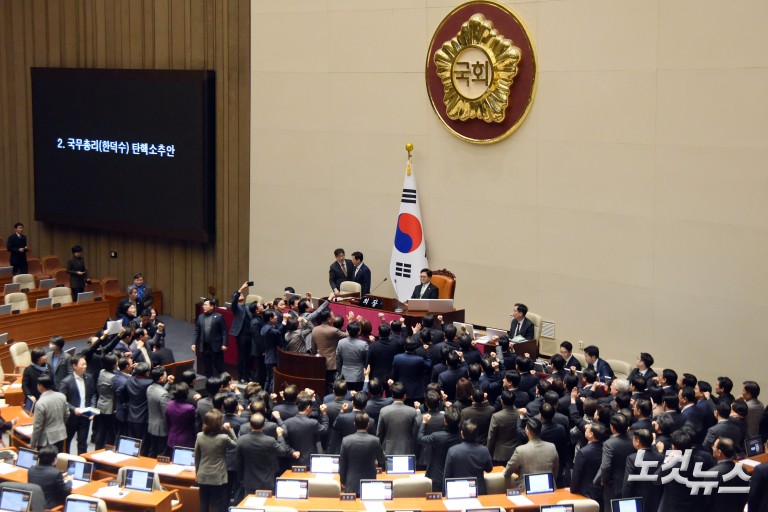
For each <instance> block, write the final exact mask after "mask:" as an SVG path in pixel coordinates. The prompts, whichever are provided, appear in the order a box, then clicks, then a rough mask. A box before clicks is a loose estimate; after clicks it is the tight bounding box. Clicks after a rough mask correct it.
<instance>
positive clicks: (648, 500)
mask: <svg viewBox="0 0 768 512" xmlns="http://www.w3.org/2000/svg"><path fill="white" fill-rule="evenodd" d="M652 432H653V431H652V430H647V429H644V428H641V429H638V430H634V431H632V445H633V446H634V447H635V449H636V450H637V453H631V454H630V455H629V456H628V457H627V462H626V466H625V469H624V480H623V482H622V486H621V497H622V498H633V497H635V496H640V497H642V498H643V504H644V506H645V509H646V510H658V508H659V501H660V500H661V493H662V489H663V488H662V487H661V486H659V485H658V483H657V482H656V477H655V476H653V477H652V478H653V479H652V480H650V479H648V480H639V479H635V477H636V476H637V475H640V474H641V472H642V469H643V466H649V467H650V471H649V473H650V474H651V475H655V474H656V473H657V472H658V471H659V468H661V464H662V462H663V461H664V454H662V453H659V452H658V451H657V450H656V447H655V446H654V445H653V434H652ZM641 461H642V463H641ZM651 464H653V466H651ZM630 477H632V480H630ZM649 478H651V477H649Z"/></svg>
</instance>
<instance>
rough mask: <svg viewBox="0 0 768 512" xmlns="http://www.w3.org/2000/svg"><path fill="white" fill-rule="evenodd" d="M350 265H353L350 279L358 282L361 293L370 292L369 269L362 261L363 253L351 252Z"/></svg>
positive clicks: (366, 293)
mask: <svg viewBox="0 0 768 512" xmlns="http://www.w3.org/2000/svg"><path fill="white" fill-rule="evenodd" d="M352 265H353V266H354V267H355V270H354V272H353V273H352V281H354V282H356V283H360V286H361V287H362V290H361V293H362V294H363V295H368V294H369V293H371V269H370V268H368V265H366V264H365V263H363V253H361V252H360V251H355V252H353V253H352Z"/></svg>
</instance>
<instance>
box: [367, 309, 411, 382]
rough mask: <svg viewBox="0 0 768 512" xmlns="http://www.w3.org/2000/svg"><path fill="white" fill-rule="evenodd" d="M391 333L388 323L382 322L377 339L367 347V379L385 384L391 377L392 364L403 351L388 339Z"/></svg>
mask: <svg viewBox="0 0 768 512" xmlns="http://www.w3.org/2000/svg"><path fill="white" fill-rule="evenodd" d="M391 332H392V328H391V327H390V325H389V323H387V322H383V323H382V324H381V325H380V326H379V339H378V340H376V341H374V342H373V343H372V344H371V345H370V346H369V347H368V365H369V366H370V367H371V372H370V375H369V378H371V379H373V378H377V379H379V382H387V381H388V380H389V379H390V377H392V362H393V361H394V359H395V356H396V355H397V354H399V353H400V352H402V351H403V349H402V347H401V346H400V345H399V344H398V343H397V342H396V341H394V340H392V339H390V337H389V335H390V333H391Z"/></svg>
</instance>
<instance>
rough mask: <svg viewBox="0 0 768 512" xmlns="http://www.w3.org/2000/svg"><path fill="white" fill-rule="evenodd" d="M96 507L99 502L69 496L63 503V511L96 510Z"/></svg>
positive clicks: (92, 511)
mask: <svg viewBox="0 0 768 512" xmlns="http://www.w3.org/2000/svg"><path fill="white" fill-rule="evenodd" d="M98 507H99V504H98V503H97V502H95V501H91V500H81V499H78V498H72V497H70V498H67V502H66V503H65V504H64V512H96V511H97V510H98Z"/></svg>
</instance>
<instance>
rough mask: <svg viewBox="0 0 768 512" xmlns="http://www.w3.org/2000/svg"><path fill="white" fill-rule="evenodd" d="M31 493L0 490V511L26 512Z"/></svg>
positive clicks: (17, 490) (18, 490)
mask: <svg viewBox="0 0 768 512" xmlns="http://www.w3.org/2000/svg"><path fill="white" fill-rule="evenodd" d="M31 501H32V493H31V492H29V491H22V490H20V489H7V488H6V489H2V490H0V509H2V510H7V511H9V512H28V510H29V503H30V502H31Z"/></svg>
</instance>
